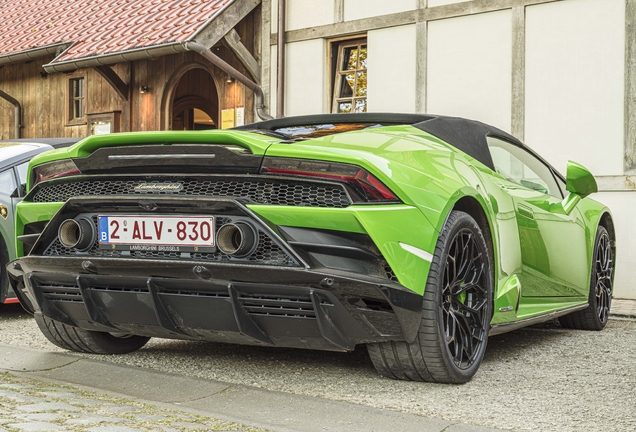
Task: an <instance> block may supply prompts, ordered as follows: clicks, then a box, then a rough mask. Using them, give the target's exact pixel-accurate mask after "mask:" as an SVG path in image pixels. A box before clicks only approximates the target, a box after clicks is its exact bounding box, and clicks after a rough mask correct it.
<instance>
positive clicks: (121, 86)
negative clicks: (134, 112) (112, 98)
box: [94, 65, 130, 100]
mask: <svg viewBox="0 0 636 432" xmlns="http://www.w3.org/2000/svg"><path fill="white" fill-rule="evenodd" d="M94 69H95V70H96V71H97V72H98V73H99V74H100V75H101V76H102V78H104V79H105V80H106V81H107V82H108V84H110V86H111V87H112V88H113V89H115V91H116V92H117V94H118V95H119V97H121V98H122V99H123V100H128V95H129V94H130V87H129V86H128V84H126V83H125V82H123V81H122V79H121V78H119V75H117V73H116V72H115V71H114V70H113V69H112V68H111V67H110V66H105V65H101V66H95V68H94Z"/></svg>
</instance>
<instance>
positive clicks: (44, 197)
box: [32, 178, 351, 208]
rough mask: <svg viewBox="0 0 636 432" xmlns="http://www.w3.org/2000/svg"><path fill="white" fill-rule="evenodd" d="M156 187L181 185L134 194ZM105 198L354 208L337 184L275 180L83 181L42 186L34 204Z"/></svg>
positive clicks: (34, 198)
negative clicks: (196, 198)
mask: <svg viewBox="0 0 636 432" xmlns="http://www.w3.org/2000/svg"><path fill="white" fill-rule="evenodd" d="M144 182H146V183H153V184H157V185H162V184H174V183H181V184H182V185H183V187H182V189H181V190H180V191H161V192H158V191H154V192H153V191H148V190H135V187H136V186H138V185H139V184H140V183H144ZM104 195H176V196H179V195H181V196H205V197H224V198H242V199H248V200H250V201H252V202H255V203H259V204H272V205H289V206H304V207H335V208H344V207H347V206H349V205H350V204H351V199H350V198H349V196H348V194H347V192H346V191H345V189H344V187H343V186H341V185H338V184H328V183H309V182H299V181H285V180H275V179H263V178H255V179H240V180H229V179H192V180H179V181H166V180H165V178H164V180H163V181H162V180H159V181H154V180H152V181H151V180H147V181H142V180H139V179H135V180H80V181H75V182H74V181H64V182H58V183H52V184H50V185H47V184H43V185H42V186H41V187H40V189H39V190H38V191H37V192H36V193H35V194H34V195H33V198H32V200H33V202H64V201H66V200H67V199H69V198H71V197H78V196H104Z"/></svg>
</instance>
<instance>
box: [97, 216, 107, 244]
mask: <svg viewBox="0 0 636 432" xmlns="http://www.w3.org/2000/svg"><path fill="white" fill-rule="evenodd" d="M97 225H98V226H99V242H100V243H108V241H109V238H108V216H100V217H99V223H98V224H97Z"/></svg>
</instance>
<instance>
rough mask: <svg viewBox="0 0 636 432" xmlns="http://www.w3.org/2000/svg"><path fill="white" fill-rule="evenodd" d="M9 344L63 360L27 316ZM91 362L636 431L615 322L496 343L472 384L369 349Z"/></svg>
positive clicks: (630, 378)
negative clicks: (400, 377)
mask: <svg viewBox="0 0 636 432" xmlns="http://www.w3.org/2000/svg"><path fill="white" fill-rule="evenodd" d="M0 342H2V343H7V344H14V345H19V346H26V347H31V348H36V349H41V350H47V351H63V350H60V349H58V348H57V347H55V346H53V345H52V344H50V343H49V342H48V341H47V340H46V339H45V338H44V336H42V334H41V333H40V331H39V330H38V328H37V326H36V324H35V322H34V321H33V320H32V318H31V317H30V316H29V315H27V314H26V313H24V312H22V311H21V309H19V307H11V308H9V307H6V308H5V309H4V310H3V311H2V312H0ZM76 355H81V354H76ZM81 356H84V357H88V358H93V359H99V360H105V361H110V362H113V363H123V364H128V365H135V366H142V367H146V368H151V369H156V370H161V371H168V372H173V373H178V374H184V375H190V376H196V377H202V378H210V379H216V380H220V381H225V382H230V383H236V384H244V385H250V386H256V387H261V388H266V389H269V390H274V391H283V392H289V393H296V394H303V395H309V396H316V397H322V398H328V399H334V400H341V401H347V402H352V403H357V404H363V405H370V406H374V407H379V408H387V409H391V410H395V411H403V412H408V413H412V414H417V415H421V416H425V417H433V418H439V419H444V420H450V421H458V422H463V423H470V424H474V425H481V426H488V427H493V428H500V429H510V430H519V431H522V430H532V431H555V430H558V431H582V430H585V431H628V430H636V360H634V359H636V321H633V320H611V321H610V323H609V324H608V326H607V328H606V329H605V330H604V331H602V332H583V331H573V330H566V329H563V328H561V327H560V326H559V324H558V322H556V321H555V322H550V323H546V324H542V325H540V326H534V327H529V328H526V329H522V330H518V331H515V332H512V333H508V334H504V335H499V336H494V337H491V338H490V339H489V342H488V349H487V352H486V356H485V359H484V361H483V363H482V365H481V368H480V369H479V372H478V373H477V375H476V376H475V378H473V380H472V381H471V382H470V383H468V384H464V385H440V384H426V383H413V382H405V381H395V380H390V379H387V378H383V377H381V376H380V375H378V374H377V373H376V372H375V370H374V368H373V365H372V364H371V361H370V360H369V357H368V355H367V352H366V349H364V348H358V349H356V350H355V351H354V352H353V353H332V352H322V351H308V350H294V349H282V348H262V347H248V346H238V345H226V344H216V343H209V342H184V341H171V340H161V339H152V340H151V341H150V342H149V343H148V345H146V347H144V348H143V349H141V350H139V351H138V352H136V353H132V354H127V355H122V356H95V355H81Z"/></svg>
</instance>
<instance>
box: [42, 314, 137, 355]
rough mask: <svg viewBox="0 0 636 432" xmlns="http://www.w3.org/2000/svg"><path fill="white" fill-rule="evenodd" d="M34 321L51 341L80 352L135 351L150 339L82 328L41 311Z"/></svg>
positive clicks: (122, 352) (117, 352)
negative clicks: (55, 318)
mask: <svg viewBox="0 0 636 432" xmlns="http://www.w3.org/2000/svg"><path fill="white" fill-rule="evenodd" d="M35 322H37V324H38V327H40V330H41V331H42V333H43V334H44V336H46V338H47V339H48V340H49V341H50V342H51V343H53V344H54V345H57V346H59V347H60V348H64V349H67V350H69V351H77V352H81V353H88V354H126V353H129V352H133V351H137V350H138V349H139V348H141V347H142V346H144V345H145V344H146V342H148V341H149V340H150V338H148V337H144V336H135V335H120V334H113V333H105V332H97V331H87V330H82V329H80V328H77V327H72V326H70V325H67V324H64V323H61V322H59V321H55V320H53V319H51V318H48V317H46V316H44V315H42V314H41V313H36V314H35Z"/></svg>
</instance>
